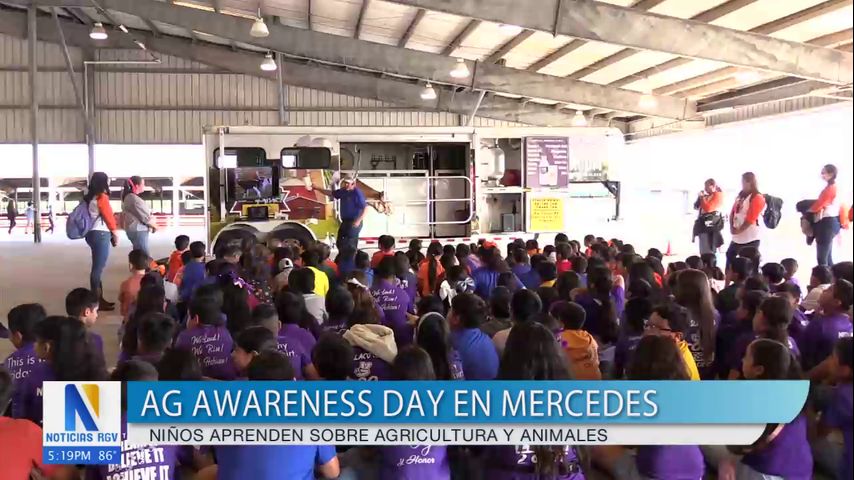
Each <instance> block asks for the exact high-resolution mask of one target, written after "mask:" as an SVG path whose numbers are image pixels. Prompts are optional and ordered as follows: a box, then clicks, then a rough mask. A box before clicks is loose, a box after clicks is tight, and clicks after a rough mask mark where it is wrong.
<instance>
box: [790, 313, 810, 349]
mask: <svg viewBox="0 0 854 480" xmlns="http://www.w3.org/2000/svg"><path fill="white" fill-rule="evenodd" d="M809 324H810V320H809V318H807V314H805V313H804V312H802V311H800V310H795V313H793V314H792V321H791V323H789V336H790V337H792V338H794V339H795V342H797V343H798V344H801V343H803V336H804V331H806V329H807V327H808V326H809Z"/></svg>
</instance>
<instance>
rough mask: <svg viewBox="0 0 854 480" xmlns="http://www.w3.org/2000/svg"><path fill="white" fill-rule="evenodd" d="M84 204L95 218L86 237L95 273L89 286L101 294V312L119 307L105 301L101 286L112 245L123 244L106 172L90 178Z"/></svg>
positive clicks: (94, 174) (92, 271) (96, 173)
mask: <svg viewBox="0 0 854 480" xmlns="http://www.w3.org/2000/svg"><path fill="white" fill-rule="evenodd" d="M83 201H84V202H86V204H87V205H88V206H89V215H90V216H91V217H92V218H93V219H94V223H93V224H92V230H89V232H88V233H87V234H86V243H87V244H88V245H89V248H90V249H91V250H92V270H91V271H90V272H89V286H90V288H91V289H92V291H93V292H95V293H96V294H97V295H98V299H99V302H100V303H99V306H98V308H99V309H100V310H101V311H110V310H113V309H114V308H115V305H114V304H113V303H112V302H108V301H106V300H104V289H103V287H102V286H101V274H102V273H104V268H105V267H106V266H107V259H108V258H109V257H110V246H113V247H115V246H116V245H118V244H119V237H118V235H116V231H117V229H118V226H117V225H116V217H115V215H113V209H112V207H111V206H110V178H109V177H107V174H106V173H104V172H95V173H93V174H92V178H90V179H89V187H88V188H87V191H86V194H85V195H83Z"/></svg>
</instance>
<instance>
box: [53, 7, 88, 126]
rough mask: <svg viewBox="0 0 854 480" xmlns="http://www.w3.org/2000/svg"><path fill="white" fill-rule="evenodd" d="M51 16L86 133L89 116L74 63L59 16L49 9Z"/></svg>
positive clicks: (54, 9)
mask: <svg viewBox="0 0 854 480" xmlns="http://www.w3.org/2000/svg"><path fill="white" fill-rule="evenodd" d="M50 12H51V14H52V15H53V21H54V23H55V24H56V31H57V33H59V40H60V44H61V45H62V58H63V59H64V60H65V68H66V71H67V72H68V78H69V80H71V86H72V88H73V89H74V98H75V99H76V100H77V104H78V105H80V113H81V114H82V115H83V121H84V122H85V123H86V131H87V132H88V131H89V116H88V115H86V103H85V99H84V98H83V95H82V94H81V92H80V84H79V83H78V82H77V77H76V76H75V75H74V63H73V62H72V61H71V54H70V53H68V44H67V43H66V42H65V33H64V32H63V31H62V24H60V23H59V16H58V15H57V14H56V8H51V9H50Z"/></svg>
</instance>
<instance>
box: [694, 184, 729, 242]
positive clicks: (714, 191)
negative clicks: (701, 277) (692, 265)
mask: <svg viewBox="0 0 854 480" xmlns="http://www.w3.org/2000/svg"><path fill="white" fill-rule="evenodd" d="M723 201H724V193H723V192H722V191H721V188H720V187H719V186H718V183H717V182H716V181H715V179H713V178H710V179H708V180H706V183H705V185H704V186H703V191H701V192H700V194H699V195H698V196H697V204H696V206H697V207H699V210H700V215H706V214H709V213H719V211H720V208H721V204H723ZM699 238H700V255H703V254H705V253H715V250H716V248H715V246H714V245H713V243H712V242H713V239H712V238H713V236H712V234H710V233H707V234H703V235H700V236H699Z"/></svg>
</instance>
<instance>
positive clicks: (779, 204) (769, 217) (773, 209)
mask: <svg viewBox="0 0 854 480" xmlns="http://www.w3.org/2000/svg"><path fill="white" fill-rule="evenodd" d="M781 218H783V199H782V198H778V197H775V196H773V195H767V194H766V195H765V213H763V214H762V220H763V221H764V222H765V226H766V227H767V228H770V229H772V230H773V229H775V228H777V225H779V224H780V219H781Z"/></svg>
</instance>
